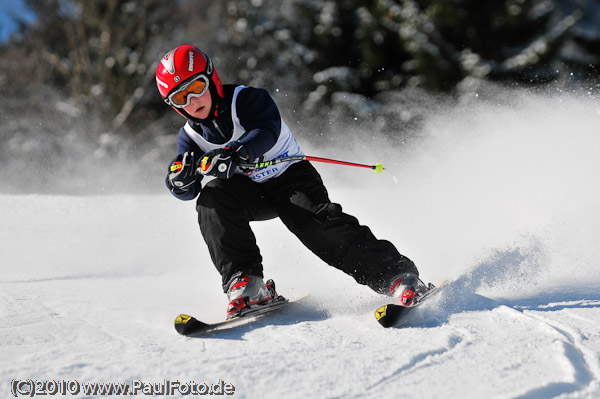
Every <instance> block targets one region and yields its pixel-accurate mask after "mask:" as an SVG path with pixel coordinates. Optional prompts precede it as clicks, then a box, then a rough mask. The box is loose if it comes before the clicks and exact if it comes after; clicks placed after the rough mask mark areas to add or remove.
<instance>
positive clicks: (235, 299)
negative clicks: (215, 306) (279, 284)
mask: <svg viewBox="0 0 600 399" xmlns="http://www.w3.org/2000/svg"><path fill="white" fill-rule="evenodd" d="M227 298H228V299H229V305H228V306H227V319H232V318H234V317H239V316H243V315H244V314H247V313H248V312H250V311H251V310H255V309H256V308H258V307H261V306H264V305H267V304H270V303H272V302H274V301H275V299H277V298H279V296H278V295H277V292H276V291H275V283H274V282H273V280H268V281H267V283H266V284H265V282H264V281H263V279H262V277H260V276H237V277H234V278H233V279H232V280H231V281H230V282H229V287H228V289H227Z"/></svg>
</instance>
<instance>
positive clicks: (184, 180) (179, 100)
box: [156, 45, 421, 318]
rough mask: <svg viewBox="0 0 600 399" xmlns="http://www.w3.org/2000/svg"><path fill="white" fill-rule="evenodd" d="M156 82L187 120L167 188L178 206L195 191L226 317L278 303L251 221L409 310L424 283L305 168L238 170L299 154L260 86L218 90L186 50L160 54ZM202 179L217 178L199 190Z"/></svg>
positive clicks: (208, 65)
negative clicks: (281, 232)
mask: <svg viewBox="0 0 600 399" xmlns="http://www.w3.org/2000/svg"><path fill="white" fill-rule="evenodd" d="M156 83H157V86H158V90H159V92H160V94H161V96H162V97H163V99H164V101H165V102H166V103H167V104H168V105H170V106H171V107H173V108H174V109H175V110H176V111H177V112H179V113H180V114H181V115H183V116H184V117H185V118H186V119H187V123H186V124H185V125H184V126H183V127H182V128H181V129H180V131H179V137H178V143H177V145H178V155H177V157H176V158H175V159H174V160H173V161H172V162H171V165H170V168H169V171H168V174H167V178H166V185H167V187H168V188H169V190H170V191H171V193H172V194H173V195H174V196H175V197H177V198H179V199H181V200H192V199H194V198H196V197H197V196H198V194H200V195H199V196H198V200H197V206H196V210H197V211H198V223H199V225H200V231H201V232H202V235H203V237H204V240H205V242H206V245H207V246H208V250H209V252H210V256H211V258H212V261H213V263H214V265H215V266H216V268H217V270H218V271H219V273H220V274H221V276H222V282H223V290H224V292H225V293H227V296H228V300H229V306H228V308H227V317H228V318H231V317H235V316H237V315H239V314H240V313H241V312H243V311H244V310H246V309H250V308H252V307H256V306H260V305H261V304H265V303H269V301H272V300H273V299H274V298H272V297H273V294H274V290H272V289H270V288H271V287H270V285H271V282H270V281H269V282H267V284H265V282H264V281H263V263H262V257H261V255H260V251H259V248H258V247H257V245H256V240H255V237H254V234H253V232H252V230H251V228H250V224H249V222H250V221H258V220H268V219H273V218H276V217H278V218H279V219H281V221H282V222H283V223H284V224H285V226H286V227H287V228H288V229H289V230H290V231H291V232H292V233H294V234H295V235H296V236H297V237H298V238H299V239H300V241H302V243H303V244H304V245H305V246H306V247H308V248H309V249H310V250H311V251H313V252H314V253H315V254H316V255H317V256H319V257H320V258H321V259H322V260H323V261H325V262H326V263H328V264H329V265H331V266H333V267H336V268H338V269H340V270H341V271H343V272H344V273H347V274H349V275H350V276H352V277H353V278H354V279H355V280H356V281H357V282H358V283H360V284H365V285H367V286H369V287H371V288H372V289H373V290H375V291H376V292H378V293H382V294H387V295H394V296H396V297H398V298H399V302H400V304H402V305H404V306H410V305H411V303H412V299H413V297H414V295H415V292H417V291H418V290H419V287H420V284H421V283H420V280H419V279H418V271H417V268H416V266H415V264H414V263H413V262H412V261H411V260H410V259H408V258H407V257H405V256H403V255H401V254H400V253H399V252H398V251H397V250H396V248H395V247H394V246H393V245H392V244H391V243H390V242H388V241H385V240H378V239H377V238H375V236H374V235H373V234H372V233H371V231H370V229H369V228H368V227H366V226H361V225H360V224H359V223H358V221H357V219H356V218H354V217H353V216H351V215H348V214H346V213H344V212H342V207H341V206H340V205H339V204H336V203H332V202H331V201H330V200H329V197H328V194H327V190H326V189H325V186H324V185H323V182H322V180H321V177H320V176H319V174H318V173H317V171H316V170H315V168H314V167H313V166H312V164H311V163H309V162H308V161H297V162H282V163H279V164H275V165H271V166H268V167H266V168H263V169H258V170H252V171H247V172H242V171H241V170H240V169H239V168H237V165H239V164H240V162H244V163H246V162H259V161H268V160H273V159H276V158H279V157H286V156H293V155H303V153H302V150H301V149H300V146H299V145H298V143H297V142H296V140H295V138H294V136H293V135H292V133H291V131H290V129H289V128H288V126H287V125H286V124H285V123H284V122H283V120H282V119H281V116H280V114H279V110H278V108H277V106H276V105H275V103H274V101H273V99H272V98H271V96H270V95H269V93H268V92H267V91H266V90H263V89H258V88H252V87H245V86H239V85H223V84H222V83H221V79H220V78H219V75H218V73H217V70H216V69H215V68H214V66H213V64H212V61H211V60H210V58H209V57H208V56H207V55H206V54H204V53H203V52H202V51H200V50H199V49H198V48H196V47H194V46H191V45H183V46H179V47H177V48H175V49H173V50H172V51H170V52H169V53H167V54H166V55H165V56H164V57H163V58H162V60H161V63H160V64H159V66H158V68H157V71H156ZM204 176H212V177H215V178H214V179H212V180H210V181H209V182H205V185H204V187H202V184H201V181H202V179H203V177H204Z"/></svg>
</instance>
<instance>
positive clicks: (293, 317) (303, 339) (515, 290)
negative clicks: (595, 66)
mask: <svg viewBox="0 0 600 399" xmlns="http://www.w3.org/2000/svg"><path fill="white" fill-rule="evenodd" d="M598 104H599V102H598V101H596V100H595V99H594V98H591V97H587V96H585V95H583V96H582V95H568V94H564V93H563V94H560V93H559V94H556V95H553V96H552V95H544V96H541V95H531V94H520V95H514V96H512V97H511V98H510V101H506V102H498V103H494V102H484V101H482V102H477V101H474V102H472V103H470V104H464V105H459V106H455V107H452V108H451V109H445V110H442V111H441V112H437V113H435V115H432V116H431V117H430V119H429V120H428V121H427V122H426V124H425V126H424V128H423V130H422V131H421V133H420V135H419V137H418V138H416V139H414V140H412V141H410V142H408V143H407V144H406V145H404V146H401V147H398V148H395V147H394V148H390V146H389V145H385V143H384V141H383V139H378V138H377V137H374V138H371V137H369V140H368V141H366V142H363V143H362V144H357V145H356V146H354V149H353V151H351V152H350V151H349V152H344V151H337V152H336V151H335V150H333V149H332V150H331V151H330V152H327V151H326V150H324V149H311V148H310V146H309V143H302V144H303V146H304V148H305V151H306V152H307V153H310V154H311V155H317V156H335V157H337V158H340V159H349V160H355V161H357V162H382V163H383V164H384V166H385V167H386V170H385V171H384V172H383V173H382V174H380V175H377V174H375V173H373V172H371V171H369V170H366V169H364V170H363V169H353V168H344V167H340V166H333V165H317V167H318V169H319V170H320V171H321V173H322V175H323V178H324V180H325V182H326V184H327V185H328V187H329V190H330V196H331V198H332V200H333V201H336V202H340V203H341V204H342V205H343V207H344V209H345V210H346V212H348V213H351V214H354V215H355V216H357V217H358V218H359V220H360V221H361V222H362V223H363V224H366V225H368V226H370V227H371V229H372V230H373V231H374V233H375V234H376V235H377V236H379V237H381V238H386V239H389V240H391V241H393V242H394V243H395V244H396V245H397V247H398V248H399V249H400V251H401V252H402V253H404V254H406V255H407V256H409V257H411V258H412V259H413V260H414V261H415V262H416V263H417V265H418V266H419V268H420V271H421V277H422V278H423V279H424V280H426V281H431V282H434V283H437V282H439V281H441V280H444V279H448V280H449V281H450V283H449V284H447V286H446V287H445V288H444V290H443V291H442V292H441V293H440V295H439V296H438V297H437V298H436V300H432V301H431V302H429V303H428V304H426V305H424V306H423V307H421V308H418V309H416V310H415V311H414V312H413V313H412V314H411V317H410V318H409V320H407V321H406V323H404V324H403V325H401V326H399V327H398V328H390V329H383V328H381V327H380V326H379V325H378V324H377V322H376V321H375V318H374V317H373V311H374V310H375V309H376V308H377V307H378V306H380V305H381V304H382V303H385V302H386V301H387V299H386V298H383V297H381V296H379V295H377V294H375V293H374V292H371V291H370V290H369V289H368V288H366V287H363V286H360V285H358V284H356V283H355V282H354V281H353V280H352V279H351V278H349V277H348V276H346V275H344V274H342V273H341V272H339V271H337V270H335V269H333V268H331V267H329V266H327V265H325V264H323V262H321V261H320V260H319V259H318V258H317V257H315V256H314V255H313V254H312V253H310V252H309V251H308V250H306V249H305V248H303V247H302V245H301V244H300V243H299V242H298V240H297V239H296V238H295V237H294V236H292V235H291V233H289V232H288V231H287V230H286V229H285V227H284V226H283V225H282V224H281V223H280V222H279V221H276V220H275V221H268V222H260V223H255V224H254V227H255V231H256V235H257V239H258V242H259V245H260V246H261V248H262V251H263V257H264V265H265V275H266V277H267V278H273V279H275V281H276V283H277V286H278V290H279V292H280V293H281V294H283V295H286V296H288V297H290V298H295V297H300V296H302V295H304V294H310V297H309V298H308V299H306V300H304V301H302V302H301V304H300V305H299V306H298V307H296V308H294V309H292V310H290V311H289V312H285V313H283V314H280V315H277V316H274V317H271V318H268V319H265V320H263V321H259V322H257V323H255V324H254V325H252V326H243V327H240V328H237V329H234V330H231V331H228V332H221V333H217V334H213V335H210V336H208V337H206V338H203V339H190V338H183V337H181V336H179V335H177V333H176V332H175V330H174V328H173V321H174V318H175V317H176V316H177V315H178V314H179V313H189V314H193V315H195V316H197V317H198V318H200V319H203V320H206V321H209V322H212V321H218V320H220V319H222V318H223V316H224V313H225V307H226V298H225V295H224V294H223V293H222V292H221V290H220V279H219V276H218V275H217V273H216V271H215V270H214V268H213V266H212V265H211V261H210V258H209V255H208V253H207V250H206V248H205V246H204V243H203V240H202V237H201V236H200V233H199V230H198V227H197V225H196V220H195V210H194V204H193V203H192V202H180V201H178V200H176V199H175V198H172V197H171V196H170V195H169V194H168V193H167V192H166V190H165V192H164V193H163V194H155V195H138V194H128V195H109V196H91V197H68V196H45V195H44V196H41V195H0V220H1V225H0V245H1V250H0V268H1V269H0V304H1V305H0V320H1V324H0V376H1V379H0V397H9V396H10V395H11V388H13V387H14V384H13V383H12V381H13V379H21V380H24V379H37V380H43V381H48V380H56V381H61V380H67V381H73V380H76V381H78V382H80V383H86V382H117V383H132V381H134V382H135V381H142V382H144V383H152V382H164V380H165V379H166V380H171V381H176V380H178V381H180V382H189V381H193V382H195V383H198V384H201V383H207V384H212V383H215V382H218V381H219V380H223V381H225V382H227V383H229V384H232V385H233V386H234V387H235V393H234V395H233V396H234V397H239V398H392V397H415V398H446V399H449V398H461V399H463V398H465V397H466V398H590V399H591V398H598V397H600V385H599V383H600V360H599V359H600V267H599V259H600V212H599V210H598V209H599V207H598V204H599V203H600V184H598V178H599V176H600V105H598ZM367 134H368V133H367V132H365V135H367ZM371 139H372V140H371ZM340 140H341V139H340ZM161 178H162V177H161ZM92 396H94V395H87V397H92ZM139 396H142V395H141V393H140V394H139ZM176 396H177V395H176ZM178 396H182V395H178ZM78 397H86V395H85V394H84V393H80V394H79V395H78Z"/></svg>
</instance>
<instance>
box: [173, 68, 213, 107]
mask: <svg viewBox="0 0 600 399" xmlns="http://www.w3.org/2000/svg"><path fill="white" fill-rule="evenodd" d="M206 90H208V78H207V77H206V76H204V75H198V76H197V77H196V78H194V79H192V80H190V81H189V82H187V83H185V84H183V85H181V87H180V88H178V89H177V90H175V91H174V92H172V93H171V94H169V96H168V97H167V98H166V99H165V102H166V103H167V104H169V105H172V106H173V107H176V108H185V107H187V106H188V105H190V103H191V102H192V98H194V97H200V96H202V95H204V93H206Z"/></svg>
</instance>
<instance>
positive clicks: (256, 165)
mask: <svg viewBox="0 0 600 399" xmlns="http://www.w3.org/2000/svg"><path fill="white" fill-rule="evenodd" d="M303 160H306V161H313V162H325V163H332V164H335V165H345V166H355V167H359V168H367V169H373V170H374V171H375V172H377V173H381V171H383V169H384V168H383V166H382V165H381V164H380V163H377V164H375V165H365V164H362V163H355V162H346V161H338V160H336V159H329V158H320V157H311V156H308V155H296V156H291V157H285V158H277V159H273V160H271V161H264V162H258V163H250V164H241V165H238V167H239V168H240V169H261V168H266V167H267V166H271V165H275V164H278V163H281V162H291V161H303Z"/></svg>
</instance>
